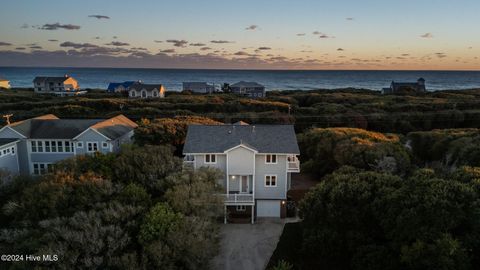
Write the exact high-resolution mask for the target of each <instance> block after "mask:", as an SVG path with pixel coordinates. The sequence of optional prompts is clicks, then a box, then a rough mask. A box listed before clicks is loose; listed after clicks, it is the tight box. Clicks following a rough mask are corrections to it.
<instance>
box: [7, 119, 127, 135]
mask: <svg viewBox="0 0 480 270" xmlns="http://www.w3.org/2000/svg"><path fill="white" fill-rule="evenodd" d="M135 126H136V124H135V123H133V122H131V121H130V120H128V119H127V118H126V117H124V116H117V117H114V118H110V119H35V118H33V119H27V120H25V121H22V122H18V123H13V124H12V125H10V128H12V129H14V130H15V131H17V132H18V133H20V134H22V135H23V136H25V137H27V138H30V139H73V138H75V137H76V136H78V135H79V134H80V133H82V132H84V131H85V130H87V129H88V128H90V127H92V128H94V129H95V130H97V131H98V132H100V133H101V134H103V135H105V136H106V137H108V138H110V139H117V138H119V137H121V136H123V135H125V134H127V133H128V132H130V131H132V130H133V129H134V128H135Z"/></svg>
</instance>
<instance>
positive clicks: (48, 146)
mask: <svg viewBox="0 0 480 270" xmlns="http://www.w3.org/2000/svg"><path fill="white" fill-rule="evenodd" d="M45 152H47V153H49V152H50V142H49V141H46V142H45Z"/></svg>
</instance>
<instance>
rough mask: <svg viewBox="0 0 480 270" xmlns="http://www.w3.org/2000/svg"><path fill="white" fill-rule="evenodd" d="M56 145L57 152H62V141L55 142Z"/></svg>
mask: <svg viewBox="0 0 480 270" xmlns="http://www.w3.org/2000/svg"><path fill="white" fill-rule="evenodd" d="M57 147H58V152H63V142H62V141H59V142H57Z"/></svg>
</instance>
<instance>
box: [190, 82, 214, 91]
mask: <svg viewBox="0 0 480 270" xmlns="http://www.w3.org/2000/svg"><path fill="white" fill-rule="evenodd" d="M183 91H192V92H194V93H202V94H207V93H213V92H215V86H214V85H211V84H208V83H206V82H184V83H183Z"/></svg>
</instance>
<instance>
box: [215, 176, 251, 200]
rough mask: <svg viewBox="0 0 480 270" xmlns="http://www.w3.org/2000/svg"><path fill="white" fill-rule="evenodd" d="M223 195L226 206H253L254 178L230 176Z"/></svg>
mask: <svg viewBox="0 0 480 270" xmlns="http://www.w3.org/2000/svg"><path fill="white" fill-rule="evenodd" d="M225 191H226V193H225V194H223V196H224V200H225V204H226V205H253V204H254V202H255V198H254V196H253V176H252V175H229V177H228V184H227V186H226V187H225Z"/></svg>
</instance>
